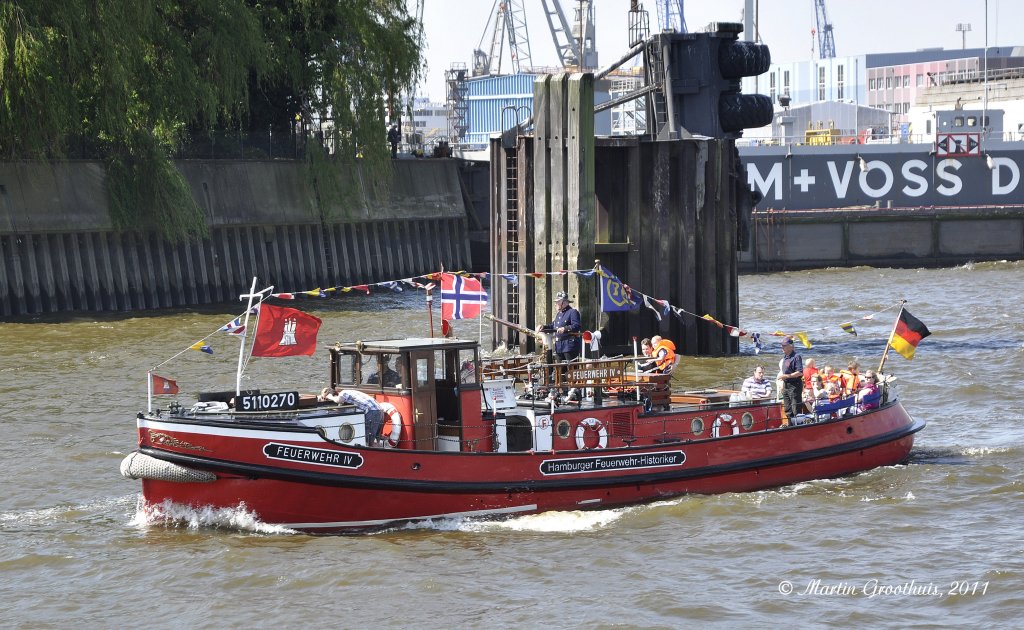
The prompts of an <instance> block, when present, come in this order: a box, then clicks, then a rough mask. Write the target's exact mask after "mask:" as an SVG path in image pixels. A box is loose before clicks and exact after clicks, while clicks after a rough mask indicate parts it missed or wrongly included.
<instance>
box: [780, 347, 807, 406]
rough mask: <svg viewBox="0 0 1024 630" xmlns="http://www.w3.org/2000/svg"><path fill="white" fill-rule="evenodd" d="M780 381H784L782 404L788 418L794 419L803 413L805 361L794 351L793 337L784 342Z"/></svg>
mask: <svg viewBox="0 0 1024 630" xmlns="http://www.w3.org/2000/svg"><path fill="white" fill-rule="evenodd" d="M779 380H780V381H782V403H783V406H784V407H785V410H786V417H787V418H790V419H792V418H793V417H794V416H796V415H797V414H799V413H800V412H801V411H802V409H801V407H802V406H803V400H804V399H803V393H804V360H803V358H802V357H801V356H800V355H799V354H797V353H796V350H794V349H793V338H792V337H786V338H785V339H783V340H782V363H781V364H780V365H779ZM787 424H789V423H787Z"/></svg>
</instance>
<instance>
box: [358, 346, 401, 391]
mask: <svg viewBox="0 0 1024 630" xmlns="http://www.w3.org/2000/svg"><path fill="white" fill-rule="evenodd" d="M390 363H391V355H388V354H382V355H380V370H382V371H383V372H384V382H383V383H381V376H380V371H377V372H374V373H373V374H371V375H370V378H368V379H366V382H367V384H369V385H380V384H383V385H384V387H400V386H401V385H402V377H401V375H399V373H398V372H396V371H395V370H393V369H391V365H390Z"/></svg>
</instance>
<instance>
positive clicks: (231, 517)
mask: <svg viewBox="0 0 1024 630" xmlns="http://www.w3.org/2000/svg"><path fill="white" fill-rule="evenodd" d="M128 525H129V526H132V527H137V528H139V529H147V528H149V527H152V526H170V527H181V526H184V527H187V528H188V529H189V530H199V529H204V528H213V529H233V530H237V531H243V532H253V533H256V534H297V533H298V532H296V531H295V530H293V529H288V528H287V527H282V526H280V525H268V524H267V523H264V522H262V521H260V520H259V518H258V517H257V516H256V514H255V513H254V512H250V511H249V510H248V509H247V508H246V506H245V504H244V503H242V504H240V505H238V506H237V507H234V508H214V507H199V508H194V507H190V506H187V505H178V504H177V503H172V502H170V501H164V502H163V503H157V504H151V503H147V502H146V501H145V500H144V499H143V498H142V497H139V498H138V502H137V504H136V510H135V516H134V517H132V519H131V520H130V521H129V522H128Z"/></svg>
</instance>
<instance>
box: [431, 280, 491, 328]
mask: <svg viewBox="0 0 1024 630" xmlns="http://www.w3.org/2000/svg"><path fill="white" fill-rule="evenodd" d="M484 304H487V293H486V292H485V291H484V290H483V288H482V287H481V286H480V281H479V280H478V279H476V278H464V277H462V276H459V275H456V274H454V273H442V274H441V319H447V320H452V319H471V318H473V317H478V316H479V315H480V313H481V311H483V310H484Z"/></svg>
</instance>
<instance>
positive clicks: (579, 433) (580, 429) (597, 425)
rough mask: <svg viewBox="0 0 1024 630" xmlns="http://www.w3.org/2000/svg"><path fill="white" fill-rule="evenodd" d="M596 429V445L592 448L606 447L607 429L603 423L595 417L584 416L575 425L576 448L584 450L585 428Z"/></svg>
mask: <svg viewBox="0 0 1024 630" xmlns="http://www.w3.org/2000/svg"><path fill="white" fill-rule="evenodd" d="M588 429H590V430H593V431H597V446H595V447H594V448H606V447H607V446H608V429H606V428H605V426H604V423H603V422H601V421H600V420H598V419H597V418H584V419H583V420H580V423H579V424H578V425H576V448H578V449H580V450H581V451H582V450H586V448H587V447H586V446H585V445H586V439H585V438H586V435H587V430H588Z"/></svg>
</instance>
